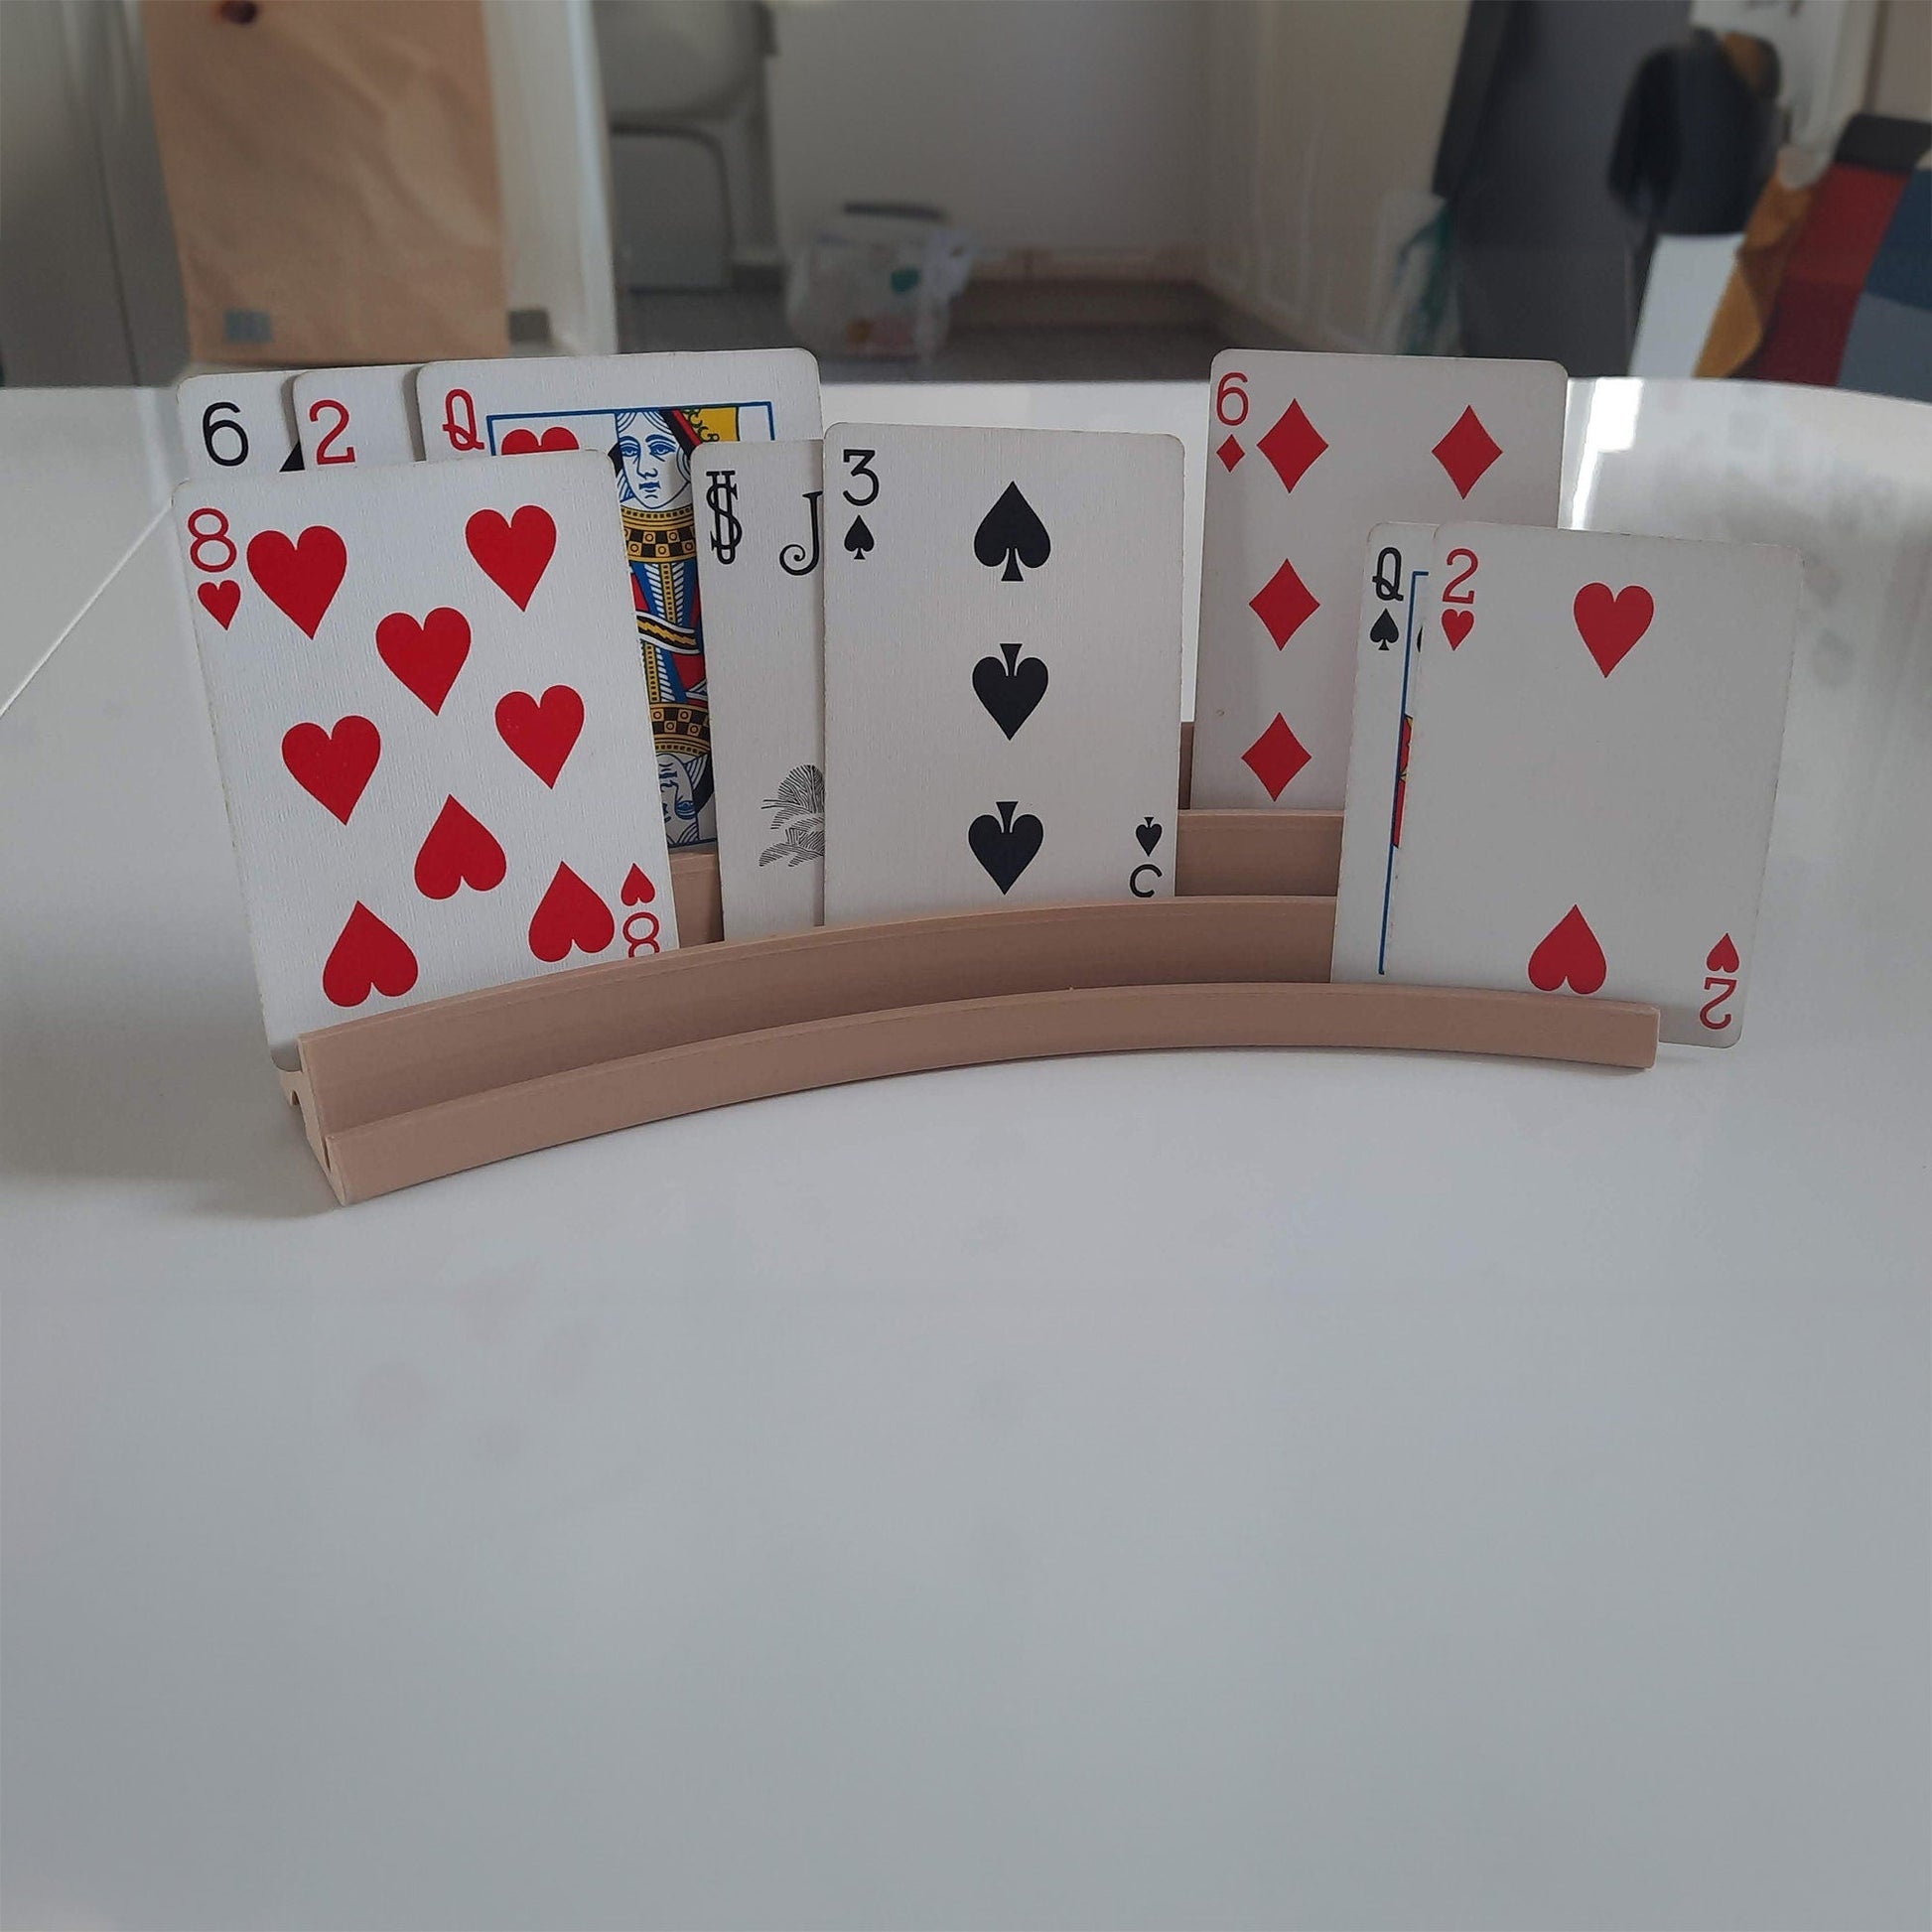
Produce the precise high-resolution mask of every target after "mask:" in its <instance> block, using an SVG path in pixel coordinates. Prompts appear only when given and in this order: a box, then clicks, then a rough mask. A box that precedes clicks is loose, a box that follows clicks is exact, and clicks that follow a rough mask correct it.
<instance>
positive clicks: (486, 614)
mask: <svg viewBox="0 0 1932 1932" xmlns="http://www.w3.org/2000/svg"><path fill="white" fill-rule="evenodd" d="M174 511H175V521H176V526H177V530H178V533H179V536H180V540H181V549H182V557H183V562H184V564H185V566H186V570H187V578H188V583H189V585H190V587H191V592H192V598H193V617H194V624H195V634H196V641H197V643H198V645H199V647H200V651H201V658H202V668H203V676H204V681H205V683H206V686H207V697H208V709H209V713H210V716H211V718H212V721H213V726H214V740H215V750H216V754H217V757H218V759H219V762H220V767H221V779H222V788H223V791H224V792H225V794H226V800H227V807H228V822H229V829H230V832H231V835H232V838H233V841H234V848H235V855H236V860H237V864H238V868H239V872H240V877H241V887H242V897H243V900H244V902H245V904H246V908H247V914H248V927H249V937H250V942H251V944H252V946H253V949H254V955H255V967H256V974H257V977H258V978H259V980H260V982H261V995H262V1011H263V1016H264V1019H265V1021H266V1024H267V1029H268V1035H269V1042H270V1045H271V1047H272V1049H273V1051H274V1053H275V1056H276V1058H277V1060H278V1061H279V1062H280V1063H281V1064H283V1065H284V1066H287V1065H292V1064H293V1063H294V1048H295V1039H296V1036H297V1035H299V1034H302V1033H304V1032H308V1031H311V1030H314V1029H317V1028H322V1027H327V1026H332V1025H335V1024H337V1023H338V1022H341V1021H345V1020H348V1019H352V1018H355V1017H356V1016H358V1015H361V1014H368V1013H377V1012H381V1011H383V1010H385V1009H387V1008H390V1007H394V1006H397V1005H400V1004H403V1003H405V1002H413V1001H418V1000H425V999H431V998H434V997H437V996H439V995H442V994H449V993H460V992H466V991H469V990H472V989H474V988H479V987H485V986H494V985H499V984H502V983H504V982H506V981H511V980H516V979H523V978H528V977H531V976H533V975H535V974H539V973H547V972H553V971H556V970H559V969H561V968H564V967H569V966H580V965H585V964H588V963H590V962H592V961H597V960H610V959H621V958H625V957H635V956H637V955H639V954H643V953H655V952H659V951H662V950H665V949H667V948H669V947H672V946H674V945H675V944H676V943H677V921H676V915H675V912H674V910H673V906H672V900H671V894H670V891H669V886H670V875H669V869H668V858H667V855H666V851H665V842H664V822H663V815H662V813H661V811H660V809H659V804H658V787H657V781H656V760H655V757H654V755H653V750H652V745H651V736H650V714H649V707H648V702H647V697H646V693H645V689H644V680H643V675H642V671H641V669H640V667H639V665H638V662H637V651H636V632H635V629H634V627H633V625H632V622H631V611H630V602H629V599H628V597H627V596H626V594H625V588H624V578H623V572H622V569H621V555H622V549H621V546H622V533H621V529H620V527H619V521H618V513H617V508H616V505H615V504H614V502H613V500H612V494H611V477H610V470H609V467H608V466H607V465H606V464H605V462H604V460H603V459H602V457H593V456H588V455H575V456H547V457H543V458H541V459H539V460H537V461H534V462H528V463H525V462H508V461H496V462H487V463H477V464H462V465H440V466H431V465H408V466H395V467H373V466H369V467H365V466H362V465H360V464H357V465H351V466H349V467H348V468H345V469H341V470H320V471H309V472H307V473H305V474H303V475H300V476H288V477H277V476H271V477H265V478H253V477H239V476H238V477H232V478H229V477H201V478H196V479H194V480H192V481H190V482H189V483H184V484H182V486H181V487H180V488H179V489H178V490H177V491H176V492H175V497H174Z"/></svg>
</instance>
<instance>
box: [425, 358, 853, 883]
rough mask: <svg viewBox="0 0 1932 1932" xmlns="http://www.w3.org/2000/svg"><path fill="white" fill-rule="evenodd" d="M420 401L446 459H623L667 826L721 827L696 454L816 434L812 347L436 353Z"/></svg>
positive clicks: (619, 488) (686, 831) (683, 835)
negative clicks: (477, 357) (497, 356)
mask: <svg viewBox="0 0 1932 1932" xmlns="http://www.w3.org/2000/svg"><path fill="white" fill-rule="evenodd" d="M416 404H417V409H418V412H419V416H420V422H421V429H422V449H423V454H424V456H425V457H426V458H427V459H428V460H429V461H430V462H432V463H434V462H437V461H440V460H442V459H445V458H456V457H481V456H515V455H525V454H529V453H531V452H536V451H559V450H576V449H584V450H596V451H598V452H599V453H600V454H602V455H604V456H605V457H607V458H608V459H609V464H610V471H611V474H612V478H613V488H614V493H615V494H616V496H617V499H618V503H619V505H620V508H621V514H622V518H623V540H624V555H625V557H626V558H627V560H628V563H629V567H630V594H631V599H632V605H633V611H634V620H635V624H636V636H637V643H638V646H639V648H640V650H641V652H642V655H643V660H644V672H645V676H646V678H647V680H648V682H649V686H650V705H651V722H652V729H653V731H654V733H655V736H656V740H657V752H658V762H659V776H660V780H661V782H662V785H663V791H664V817H665V825H666V829H667V833H668V836H669V838H670V842H671V843H672V844H673V845H693V844H698V843H700V842H702V841H705V840H709V839H712V838H715V837H716V836H717V823H716V814H715V810H714V803H713V793H714V779H713V775H712V770H711V719H710V693H709V686H708V684H707V681H706V666H705V659H704V637H703V629H702V625H701V623H700V620H699V611H698V597H697V557H698V524H699V521H700V520H701V518H702V517H703V515H704V514H705V506H703V505H700V504H698V503H697V502H696V501H695V499H694V496H693V492H692V488H691V458H692V455H693V453H694V452H695V451H696V450H697V449H698V447H699V446H700V445H701V444H705V443H717V442H725V443H733V442H773V441H777V440H796V439H799V438H815V437H816V436H817V435H818V433H819V400H818V364H817V362H816V361H814V360H813V358H812V356H811V355H810V354H809V353H808V352H807V351H806V350H804V349H802V348H783V349H742V350H741V349H734V350H723V351H717V352H712V353H703V354H676V355H666V354H653V355H588V356H569V355H564V356H512V357H510V358H508V359H507V360H502V361H483V362H432V363H429V364H428V365H426V366H425V367H424V368H422V369H421V370H419V371H418V372H417V376H416Z"/></svg>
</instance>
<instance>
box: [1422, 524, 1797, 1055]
mask: <svg viewBox="0 0 1932 1932" xmlns="http://www.w3.org/2000/svg"><path fill="white" fill-rule="evenodd" d="M1798 579H1799V561H1798V556H1797V553H1796V552H1795V551H1791V550H1780V549H1774V548H1771V547H1768V546H1764V545H1757V544H1736V543H1690V542H1681V541H1675V540H1672V539H1669V538H1663V537H1624V536H1612V535H1606V534H1599V533H1597V532H1593V531H1592V532H1586V531H1577V530H1530V529H1501V528H1495V527H1492V526H1486V525H1480V524H1467V523H1460V524H1446V525H1444V526H1443V527H1442V528H1440V529H1439V530H1438V531H1437V532H1436V538H1435V545H1434V553H1433V557H1432V562H1431V571H1430V586H1429V590H1428V593H1427V594H1428V596H1429V598H1430V600H1431V602H1432V604H1433V606H1434V616H1433V619H1432V621H1431V624H1430V630H1429V637H1428V640H1427V642H1426V644H1425V647H1424V650H1423V652H1422V654H1421V657H1420V658H1419V660H1418V665H1417V671H1416V675H1415V676H1414V678H1413V679H1412V708H1413V711H1414V726H1413V730H1412V733H1411V742H1410V751H1409V767H1408V776H1407V782H1406V786H1405V799H1404V804H1403V817H1402V867H1401V872H1400V876H1399V878H1398V880H1397V882H1396V890H1395V895H1394V899H1393V904H1392V908H1391V915H1390V921H1389V948H1388V972H1389V977H1390V978H1391V979H1396V980H1403V981H1409V982H1412V983H1413V982H1421V983H1426V984H1435V985H1446V986H1485V987H1500V988H1505V989H1514V990H1517V991H1523V992H1528V991H1536V992H1542V993H1568V994H1581V995H1585V996H1587V995H1591V994H1597V993H1600V994H1602V995H1603V996H1604V997H1605V998H1606V999H1617V1000H1640V1001H1643V1002H1645V1003H1647V1004H1649V1005H1652V1006H1655V1007H1657V1008H1659V1009H1660V1011H1661V1013H1662V1020H1663V1024H1662V1037H1663V1038H1665V1039H1667V1040H1677V1041H1693V1042H1699V1043H1703V1044H1708V1045H1714V1046H1728V1045H1730V1044H1732V1043H1733V1042H1734V1041H1735V1040H1736V1038H1737V1035H1738V1033H1739V1031H1740V1029H1741V1026H1742V1023H1743V1011H1744V996H1745V988H1746V982H1747V980H1748V977H1749V974H1750V967H1751V955H1752V950H1753V941H1754V938H1755V934H1756V926H1757V906H1758V897H1759V892H1760V889H1761V887H1762V884H1763V876H1764V855H1765V848H1766V844H1767V842H1768V840H1769V836H1770V826H1771V808H1772V802H1773V799H1774V797H1775V795H1776V791H1777V777H1778V759H1779V754H1780V749H1781V747H1782V743H1783V736H1784V715H1785V698H1786V692H1787V687H1788V686H1789V683H1790V678H1791V659H1792V645H1793V633H1794V628H1795V623H1796V612H1797V598H1798Z"/></svg>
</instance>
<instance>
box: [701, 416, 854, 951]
mask: <svg viewBox="0 0 1932 1932" xmlns="http://www.w3.org/2000/svg"><path fill="white" fill-rule="evenodd" d="M691 481H692V484H693V487H694V491H695V493H696V495H697V497H698V499H699V500H700V501H701V502H704V503H707V504H709V505H711V506H712V513H710V514H708V515H707V518H706V522H707V525H708V527H707V529H706V531H705V533H704V536H703V540H702V541H701V543H700V545H699V549H698V587H699V590H700V592H701V594H702V597H703V605H704V626H705V667H706V669H707V671H708V672H709V674H710V687H711V742H712V756H713V758H714V759H715V760H716V766H717V772H718V785H717V799H718V883H719V889H720V893H721V896H722V898H723V901H724V924H725V937H726V938H727V939H758V938H762V937H763V936H764V935H765V934H767V933H773V932H797V931H801V930H803V929H805V928H807V927H810V926H815V925H817V924H818V923H819V922H820V920H821V919H822V918H823V917H824V915H825V691H824V662H825V600H824V592H823V589H822V586H823V583H824V515H823V503H824V483H823V482H822V479H821V475H820V466H819V446H818V445H817V444H816V443H712V444H708V445H706V446H705V447H704V448H702V449H700V450H698V451H697V452H696V454H695V455H694V456H693V458H692V463H691Z"/></svg>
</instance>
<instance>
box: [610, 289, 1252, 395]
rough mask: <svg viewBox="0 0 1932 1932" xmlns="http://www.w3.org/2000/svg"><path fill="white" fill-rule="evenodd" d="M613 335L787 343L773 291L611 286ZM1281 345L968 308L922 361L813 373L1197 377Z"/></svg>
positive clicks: (655, 342)
mask: <svg viewBox="0 0 1932 1932" xmlns="http://www.w3.org/2000/svg"><path fill="white" fill-rule="evenodd" d="M1203 308H1205V305H1203ZM618 332H619V345H620V347H621V348H623V349H625V350H635V349H698V348H769V347H771V346H773V345H783V344H788V343H791V342H792V341H793V340H794V338H793V336H792V334H791V331H790V329H789V328H788V327H787V326H786V323H785V316H784V302H783V299H782V297H781V295H780V294H779V292H778V291H777V290H776V289H736V290H723V291H720V292H718V293H716V294H708V293H706V294H695V293H694V294H659V293H651V294H638V293H630V292H624V291H620V293H619V297H618ZM1280 345H1281V344H1280V341H1279V339H1277V338H1273V337H1271V336H1270V335H1269V333H1268V332H1267V331H1265V330H1259V329H1255V328H1253V327H1252V326H1245V325H1241V324H1239V323H1235V324H1233V325H1232V326H1229V327H1222V326H1218V325H1217V324H1216V323H1214V322H1211V321H1206V320H1191V321H1162V322H1147V323H1141V322H1118V323H1112V322H1110V323H1104V324H1092V323H1084V324H1078V323H1076V324H1064V323H1057V322H1019V321H1002V322H976V321H974V320H973V319H972V318H971V314H970V310H969V312H968V315H967V318H966V319H965V320H964V321H962V322H961V323H960V325H959V326H957V327H955V329H954V330H953V332H952V334H951V336H950V337H949V338H948V339H947V341H946V344H945V346H944V347H943V348H941V349H940V351H939V353H938V354H937V355H935V356H934V357H933V358H932V360H931V361H929V362H924V363H920V362H896V361H883V360H872V359H867V358H862V357H849V358H848V357H836V356H821V357H820V358H819V374H820V376H821V378H822V379H823V380H824V381H826V382H1198V381H1205V380H1206V377H1207V371H1208V365H1209V364H1210V363H1211V362H1212V361H1213V359H1214V357H1215V356H1216V355H1217V354H1218V353H1219V352H1220V351H1221V350H1222V349H1224V348H1230V347H1236V346H1240V347H1256V346H1267V347H1274V346H1280Z"/></svg>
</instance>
